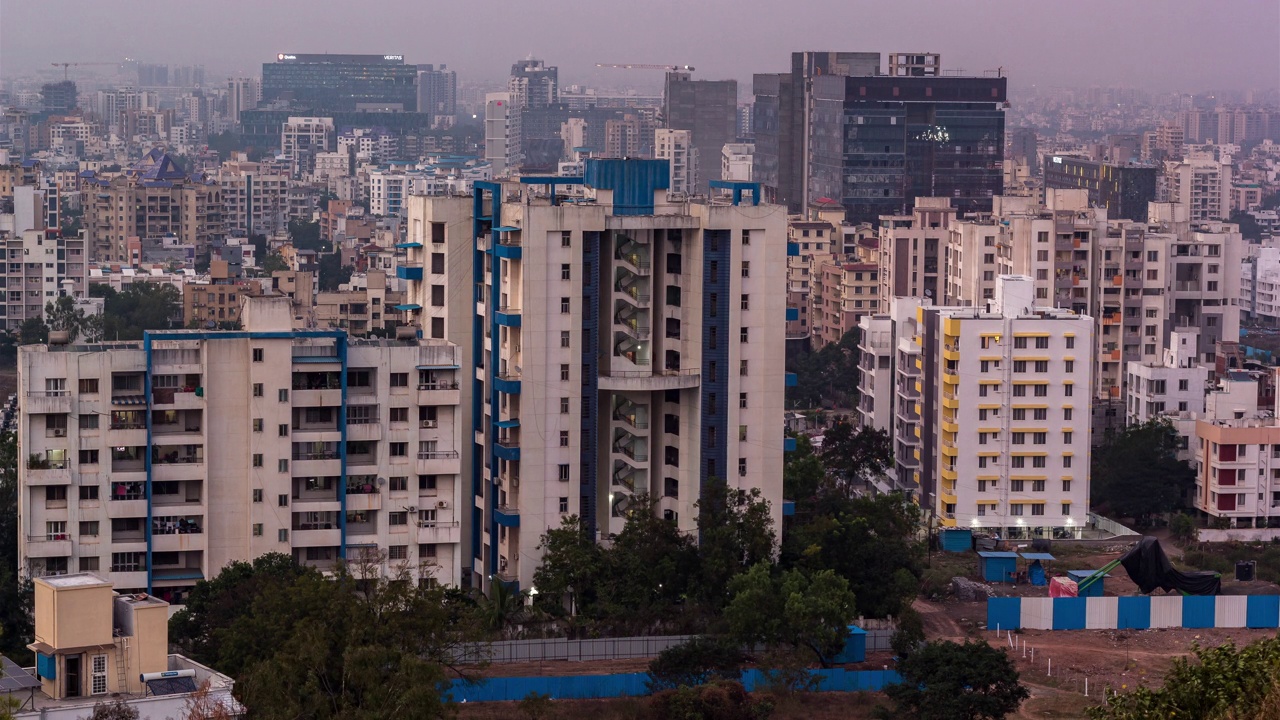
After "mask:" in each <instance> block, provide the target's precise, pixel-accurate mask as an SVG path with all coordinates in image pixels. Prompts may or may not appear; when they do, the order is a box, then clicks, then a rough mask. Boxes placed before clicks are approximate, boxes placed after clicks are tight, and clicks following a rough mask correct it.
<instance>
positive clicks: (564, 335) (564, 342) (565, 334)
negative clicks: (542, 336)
mask: <svg viewBox="0 0 1280 720" xmlns="http://www.w3.org/2000/svg"><path fill="white" fill-rule="evenodd" d="M560 347H562V348H567V347H569V331H568V330H561V331H560Z"/></svg>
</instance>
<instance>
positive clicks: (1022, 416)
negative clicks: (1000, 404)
mask: <svg viewBox="0 0 1280 720" xmlns="http://www.w3.org/2000/svg"><path fill="white" fill-rule="evenodd" d="M979 412H980V413H981V412H983V411H979ZM978 419H979V420H985V419H986V418H985V417H982V416H981V415H980V416H979V417H978ZM1013 419H1014V420H1026V419H1027V409H1026V408H1014V409H1013Z"/></svg>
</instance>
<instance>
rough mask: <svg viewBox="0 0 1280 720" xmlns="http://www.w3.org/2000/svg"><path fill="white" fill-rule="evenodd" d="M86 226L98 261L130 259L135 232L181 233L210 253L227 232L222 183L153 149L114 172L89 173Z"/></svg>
mask: <svg viewBox="0 0 1280 720" xmlns="http://www.w3.org/2000/svg"><path fill="white" fill-rule="evenodd" d="M84 186H85V191H86V194H87V195H88V196H89V197H91V198H92V200H91V201H89V202H87V203H85V207H84V228H85V239H86V240H87V241H88V243H89V246H88V249H89V251H90V253H91V256H92V258H93V259H94V260H96V261H98V262H128V261H129V256H128V240H129V238H134V237H137V238H156V237H163V236H165V235H176V236H177V237H178V238H179V240H180V241H181V242H183V243H186V244H190V245H194V246H196V248H197V249H198V252H200V253H204V252H207V251H208V250H209V248H211V247H215V246H218V245H221V244H222V242H223V240H224V238H225V237H226V226H225V224H224V222H223V217H222V212H223V208H222V189H221V188H220V187H219V186H218V184H217V183H216V182H214V181H212V180H207V179H205V178H204V177H203V176H200V175H191V174H188V173H187V171H185V170H184V169H183V168H182V167H181V166H180V165H178V164H177V163H176V162H175V161H174V160H173V158H172V157H170V156H169V155H167V154H165V153H164V152H163V151H161V150H158V149H156V150H152V151H151V152H149V153H147V154H146V155H145V156H143V158H142V160H140V161H138V162H137V163H135V164H133V165H132V166H130V167H129V168H128V169H127V170H125V171H124V172H123V173H120V174H119V175H115V176H114V177H110V178H107V177H101V178H99V177H97V175H96V174H95V175H94V177H90V178H86V179H85V181H84Z"/></svg>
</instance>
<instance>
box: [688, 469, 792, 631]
mask: <svg viewBox="0 0 1280 720" xmlns="http://www.w3.org/2000/svg"><path fill="white" fill-rule="evenodd" d="M697 508H698V557H699V561H700V562H699V565H700V570H699V574H698V587H699V592H700V594H701V596H702V598H703V599H704V600H706V601H707V602H708V603H709V604H710V606H711V607H713V608H719V607H722V606H723V605H724V603H725V602H727V601H728V591H729V582H730V581H731V580H732V579H733V578H734V577H736V576H737V575H739V574H741V573H743V572H746V571H747V570H748V569H750V568H752V567H754V566H756V565H757V564H759V563H763V562H772V560H773V551H774V548H775V547H776V546H777V536H776V535H775V534H774V532H773V522H772V520H771V518H770V514H769V513H770V507H769V501H768V500H765V499H764V497H763V496H762V495H761V494H760V490H759V489H758V488H751V490H739V489H737V488H730V487H728V485H727V484H726V483H725V482H724V481H723V480H720V479H719V478H712V479H711V481H710V482H708V483H707V485H706V488H705V492H704V493H703V496H702V499H700V500H698V502H697Z"/></svg>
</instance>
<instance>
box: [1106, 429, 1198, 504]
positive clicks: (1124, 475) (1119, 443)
mask: <svg viewBox="0 0 1280 720" xmlns="http://www.w3.org/2000/svg"><path fill="white" fill-rule="evenodd" d="M1177 452H1178V433H1177V431H1176V430H1174V428H1173V424H1172V423H1170V422H1169V421H1168V420H1166V419H1163V418H1158V419H1153V420H1149V421H1147V422H1145V423H1138V424H1133V425H1129V426H1128V427H1125V428H1124V429H1122V430H1120V431H1118V432H1117V433H1116V434H1114V435H1112V436H1110V437H1108V438H1107V440H1106V442H1105V443H1103V445H1102V446H1101V447H1099V448H1097V449H1095V450H1094V452H1093V480H1092V484H1091V487H1092V492H1093V498H1092V500H1093V504H1094V505H1095V506H1101V507H1103V508H1105V509H1106V510H1107V511H1109V512H1111V513H1114V514H1116V515H1119V516H1121V517H1131V518H1135V519H1136V520H1137V521H1138V522H1139V523H1140V524H1145V523H1146V522H1147V521H1148V520H1149V519H1150V517H1151V516H1153V515H1158V514H1162V513H1167V512H1170V511H1172V510H1174V509H1175V508H1177V507H1178V505H1179V503H1180V502H1181V500H1182V494H1183V493H1184V492H1185V491H1186V490H1189V489H1191V488H1192V487H1193V486H1194V485H1195V472H1194V471H1193V470H1192V469H1191V466H1189V465H1187V463H1186V462H1185V461H1182V460H1179V459H1178V456H1177Z"/></svg>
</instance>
